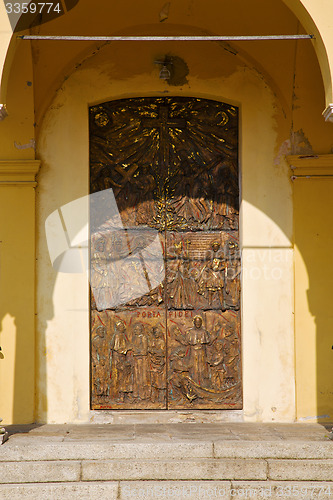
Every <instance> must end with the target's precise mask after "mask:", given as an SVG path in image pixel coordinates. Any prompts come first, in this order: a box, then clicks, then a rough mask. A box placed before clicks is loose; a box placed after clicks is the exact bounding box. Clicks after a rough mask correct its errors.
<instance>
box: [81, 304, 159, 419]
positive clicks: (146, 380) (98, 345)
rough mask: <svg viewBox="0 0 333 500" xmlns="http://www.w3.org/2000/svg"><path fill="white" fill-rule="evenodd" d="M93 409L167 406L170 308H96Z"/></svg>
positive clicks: (93, 334)
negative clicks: (100, 309)
mask: <svg viewBox="0 0 333 500" xmlns="http://www.w3.org/2000/svg"><path fill="white" fill-rule="evenodd" d="M91 321H92V341H91V350H92V370H91V373H92V377H91V384H92V408H93V409H119V410H120V409H132V410H135V409H166V407H167V406H166V339H165V331H166V325H165V310H164V308H162V307H161V308H142V309H141V308H140V309H136V310H135V311H131V310H125V311H119V312H118V311H117V312H116V311H111V310H108V311H101V312H98V311H96V310H95V311H92V318H91Z"/></svg>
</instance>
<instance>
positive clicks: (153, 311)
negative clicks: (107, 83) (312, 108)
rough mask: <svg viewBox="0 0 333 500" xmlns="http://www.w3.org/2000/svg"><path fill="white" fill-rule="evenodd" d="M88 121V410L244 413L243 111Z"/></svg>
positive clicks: (173, 110) (126, 105)
mask: <svg viewBox="0 0 333 500" xmlns="http://www.w3.org/2000/svg"><path fill="white" fill-rule="evenodd" d="M89 114H90V124H89V127H90V189H91V193H99V198H100V199H102V201H103V203H102V204H98V203H97V202H96V198H95V199H94V197H93V196H92V202H91V206H90V233H91V239H90V285H91V297H90V298H91V406H92V408H93V409H239V408H241V407H242V385H241V381H242V374H241V373H242V372H241V338H240V272H241V262H240V249H239V234H238V222H239V187H238V109H237V108H235V107H234V106H231V105H229V104H224V103H221V102H216V101H211V100H207V99H197V98H182V97H156V98H154V97H149V98H136V99H124V100H118V101H111V102H107V103H104V104H100V105H95V106H92V107H91V108H90V110H89ZM101 207H102V208H101Z"/></svg>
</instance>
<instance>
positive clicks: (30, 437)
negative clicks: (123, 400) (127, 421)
mask: <svg viewBox="0 0 333 500" xmlns="http://www.w3.org/2000/svg"><path fill="white" fill-rule="evenodd" d="M331 427H332V425H325V426H324V425H320V424H276V423H272V424H256V423H220V424H155V425H152V424H149V425H145V424H133V425H114V424H112V425H111V424H103V425H96V424H91V425H29V426H28V425H22V426H7V427H6V430H7V431H8V432H9V441H8V443H12V444H13V443H14V442H15V444H16V445H19V444H20V443H22V444H23V443H27V441H31V442H32V441H34V442H37V441H49V442H54V441H58V442H70V441H75V442H78V441H81V440H82V441H101V440H102V441H105V440H107V441H114V442H120V441H121V442H135V441H140V442H144V441H150V442H151V441H158V442H172V441H179V440H180V441H187V440H191V441H206V442H207V441H214V442H215V441H224V440H225V441H232V440H234V441H289V442H294V441H303V442H304V441H307V442H314V441H316V442H317V441H328V440H329V435H330V430H331ZM4 446H5V445H4Z"/></svg>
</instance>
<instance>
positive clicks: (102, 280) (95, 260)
mask: <svg viewBox="0 0 333 500" xmlns="http://www.w3.org/2000/svg"><path fill="white" fill-rule="evenodd" d="M108 257H109V256H108V253H107V252H106V240H105V239H104V238H99V239H98V240H97V242H96V243H95V252H94V253H93V255H92V259H91V289H92V293H93V296H94V299H95V303H96V308H97V310H98V311H103V310H105V309H107V308H108V306H109V304H110V301H111V290H110V283H109V273H108Z"/></svg>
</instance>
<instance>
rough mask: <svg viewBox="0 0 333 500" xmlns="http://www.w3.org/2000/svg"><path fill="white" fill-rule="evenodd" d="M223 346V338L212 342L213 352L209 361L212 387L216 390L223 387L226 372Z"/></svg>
mask: <svg viewBox="0 0 333 500" xmlns="http://www.w3.org/2000/svg"><path fill="white" fill-rule="evenodd" d="M223 347H224V346H223V340H216V341H215V342H214V348H215V352H214V353H213V354H212V356H211V358H210V361H209V365H210V372H211V382H212V387H213V388H214V389H215V390H217V391H219V390H221V389H223V382H224V378H225V373H226V369H225V366H224V354H223Z"/></svg>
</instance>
